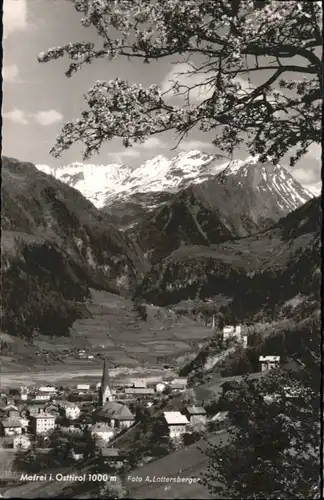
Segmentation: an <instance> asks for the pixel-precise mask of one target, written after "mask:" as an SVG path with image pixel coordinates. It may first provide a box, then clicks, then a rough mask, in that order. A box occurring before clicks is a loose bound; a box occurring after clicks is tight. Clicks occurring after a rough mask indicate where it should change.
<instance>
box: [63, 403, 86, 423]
mask: <svg viewBox="0 0 324 500" xmlns="http://www.w3.org/2000/svg"><path fill="white" fill-rule="evenodd" d="M59 406H60V407H61V408H63V410H64V413H65V417H66V418H68V419H69V420H76V419H77V418H79V416H80V413H81V410H80V408H79V406H78V405H77V404H76V403H71V402H70V401H60V402H59Z"/></svg>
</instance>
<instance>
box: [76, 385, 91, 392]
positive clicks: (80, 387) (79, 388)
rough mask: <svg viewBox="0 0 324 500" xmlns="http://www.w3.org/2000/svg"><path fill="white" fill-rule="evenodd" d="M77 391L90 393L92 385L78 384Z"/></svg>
mask: <svg viewBox="0 0 324 500" xmlns="http://www.w3.org/2000/svg"><path fill="white" fill-rule="evenodd" d="M77 390H78V391H89V390H90V384H78V385H77Z"/></svg>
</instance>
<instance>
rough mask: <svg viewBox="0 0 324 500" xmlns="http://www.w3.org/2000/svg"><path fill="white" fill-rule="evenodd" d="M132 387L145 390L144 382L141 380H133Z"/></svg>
mask: <svg viewBox="0 0 324 500" xmlns="http://www.w3.org/2000/svg"><path fill="white" fill-rule="evenodd" d="M132 386H133V387H134V388H135V389H145V388H146V381H145V380H143V379H137V380H134V381H133V383H132Z"/></svg>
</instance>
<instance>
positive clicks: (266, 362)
mask: <svg viewBox="0 0 324 500" xmlns="http://www.w3.org/2000/svg"><path fill="white" fill-rule="evenodd" d="M259 362H260V364H261V371H262V372H264V371H266V370H273V369H275V368H278V367H279V363H280V356H259Z"/></svg>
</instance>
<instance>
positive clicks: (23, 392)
mask: <svg viewBox="0 0 324 500" xmlns="http://www.w3.org/2000/svg"><path fill="white" fill-rule="evenodd" d="M28 392H29V391H28V387H20V399H21V400H22V401H27V399H28Z"/></svg>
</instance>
